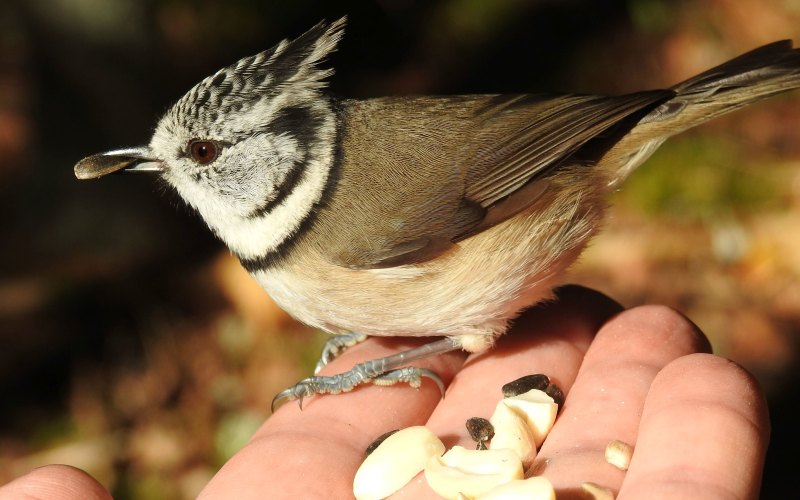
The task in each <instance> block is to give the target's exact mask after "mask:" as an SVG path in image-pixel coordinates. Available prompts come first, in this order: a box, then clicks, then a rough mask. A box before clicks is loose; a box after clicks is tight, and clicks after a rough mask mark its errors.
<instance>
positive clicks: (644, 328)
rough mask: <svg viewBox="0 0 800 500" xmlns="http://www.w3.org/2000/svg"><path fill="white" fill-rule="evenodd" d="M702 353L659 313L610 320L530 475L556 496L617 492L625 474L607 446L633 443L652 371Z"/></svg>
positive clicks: (695, 339) (682, 323)
mask: <svg viewBox="0 0 800 500" xmlns="http://www.w3.org/2000/svg"><path fill="white" fill-rule="evenodd" d="M709 349H710V348H709V345H708V341H707V340H706V338H705V337H704V336H703V334H702V333H701V332H700V331H699V330H698V329H697V327H695V325H694V324H692V323H691V322H690V321H689V320H688V319H686V318H685V317H684V316H682V315H681V314H679V313H677V312H675V311H673V310H671V309H669V308H666V307H661V306H645V307H639V308H635V309H631V310H629V311H625V312H623V313H622V314H620V315H619V316H617V317H615V318H613V319H612V320H611V321H609V322H608V323H607V324H606V325H605V326H604V327H603V328H602V329H601V330H600V332H599V333H598V334H597V338H596V339H595V341H594V343H593V344H592V346H591V347H590V348H589V350H588V352H587V353H586V358H585V360H584V362H583V365H582V366H581V368H580V372H579V373H578V376H577V378H576V380H575V384H574V385H573V386H572V388H571V390H570V392H569V394H568V395H567V400H566V403H565V404H564V410H563V411H562V413H561V415H560V416H559V418H558V420H557V421H556V425H555V426H554V428H553V430H552V432H551V433H550V435H549V436H548V438H547V440H546V441H545V443H544V445H543V446H542V449H541V451H540V453H539V455H538V457H537V459H536V464H535V465H534V469H535V470H536V471H537V472H539V473H541V472H543V473H544V475H545V476H547V477H548V478H549V479H550V480H551V482H552V483H553V485H554V486H555V488H556V490H557V491H558V490H560V491H559V493H560V496H559V498H562V497H568V495H569V494H570V492H572V493H574V492H575V491H576V489H577V488H578V487H579V485H580V484H581V483H582V482H584V481H591V482H594V483H597V484H599V485H602V486H605V487H610V488H611V489H612V490H615V491H616V490H618V489H619V486H620V484H621V483H622V480H623V477H624V474H623V472H622V471H620V470H618V469H616V468H615V467H613V466H611V465H609V464H608V463H606V462H605V458H604V451H605V447H606V445H607V444H608V443H609V442H611V441H612V440H615V439H618V440H621V441H624V442H627V443H630V444H634V443H635V442H636V435H637V430H638V425H639V418H640V416H641V412H642V407H643V405H644V401H645V398H646V396H647V393H648V391H649V389H650V385H651V383H652V381H653V379H654V378H655V377H656V375H657V374H658V372H659V371H660V370H661V369H662V368H663V367H664V366H666V365H667V364H668V363H670V362H671V361H673V360H674V359H676V358H679V357H681V356H684V355H687V354H690V353H694V352H698V351H708V350H709Z"/></svg>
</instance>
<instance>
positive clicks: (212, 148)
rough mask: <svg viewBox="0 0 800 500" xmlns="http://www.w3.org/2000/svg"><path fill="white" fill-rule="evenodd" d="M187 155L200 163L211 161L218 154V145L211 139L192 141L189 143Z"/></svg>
mask: <svg viewBox="0 0 800 500" xmlns="http://www.w3.org/2000/svg"><path fill="white" fill-rule="evenodd" d="M189 155H190V156H191V157H192V159H193V160H194V161H196V162H197V163H199V164H201V165H205V164H206V163H211V162H212V161H214V160H216V159H217V156H219V147H218V146H217V144H216V143H214V142H213V141H193V142H192V143H191V144H189Z"/></svg>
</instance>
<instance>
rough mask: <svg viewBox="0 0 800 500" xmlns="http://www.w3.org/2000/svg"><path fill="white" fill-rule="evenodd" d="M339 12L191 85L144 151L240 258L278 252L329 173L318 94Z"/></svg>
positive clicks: (323, 108) (328, 141)
mask: <svg viewBox="0 0 800 500" xmlns="http://www.w3.org/2000/svg"><path fill="white" fill-rule="evenodd" d="M344 25H345V19H344V18H342V19H340V20H338V21H336V22H334V23H331V24H327V23H320V24H318V25H316V26H315V27H313V28H311V29H310V30H309V31H307V32H306V33H305V34H303V35H301V36H300V37H298V38H296V39H294V40H291V41H287V40H284V41H282V42H280V43H279V44H278V45H276V46H275V47H273V48H271V49H269V50H266V51H264V52H260V53H258V54H256V55H254V56H251V57H247V58H244V59H242V60H240V61H238V62H237V63H235V64H233V65H231V66H228V67H226V68H223V69H221V70H219V71H217V72H216V73H214V74H213V75H211V76H209V77H208V78H206V79H204V80H203V81H201V82H200V83H198V84H197V85H195V86H194V87H193V88H192V89H191V90H189V92H187V93H186V95H184V96H183V97H182V98H181V99H180V100H179V101H178V102H177V103H175V105H173V106H172V107H171V108H170V109H169V110H168V111H167V113H166V114H165V115H164V117H163V118H162V119H161V120H160V122H159V124H158V126H157V127H156V131H155V133H154V135H153V138H152V140H151V142H150V150H151V151H152V153H153V154H154V156H156V157H157V158H158V159H160V160H162V161H163V176H164V179H165V180H166V181H167V182H168V183H169V184H171V185H172V186H173V187H174V188H175V189H176V190H177V191H178V193H179V194H180V195H181V197H183V199H184V200H186V202H187V203H188V204H189V205H191V206H192V207H194V208H195V209H196V210H197V211H198V212H199V213H200V215H201V216H202V217H203V219H204V220H205V221H206V223H207V224H208V225H209V226H210V227H211V229H212V230H213V231H214V232H215V233H216V234H217V235H218V236H219V237H220V238H221V239H222V240H223V241H224V242H225V243H226V244H227V245H228V247H229V248H230V249H231V250H232V251H233V252H234V253H235V254H237V256H239V257H240V258H241V259H242V260H253V259H259V258H261V257H262V256H264V255H267V254H271V253H274V252H276V251H278V250H279V249H280V247H281V245H282V244H283V243H284V242H286V241H288V240H290V239H291V238H292V237H293V236H294V234H295V233H297V231H299V230H300V229H301V227H302V225H303V224H304V223H305V222H307V219H308V218H309V217H312V215H313V212H314V211H315V209H316V207H317V205H318V204H319V203H321V200H322V197H323V195H324V193H325V192H326V190H327V188H328V186H327V184H328V183H329V182H330V170H331V168H332V163H333V161H334V155H335V151H334V149H335V144H336V141H337V137H336V136H337V127H336V115H335V113H334V110H333V106H332V103H331V100H330V98H329V97H327V96H326V95H325V94H324V93H323V90H324V87H325V85H326V82H325V79H326V78H327V77H329V76H330V75H331V74H332V73H333V70H332V69H327V68H322V67H320V63H321V62H322V61H323V60H324V59H325V57H326V56H328V55H329V54H330V53H331V52H332V51H334V50H335V48H336V45H337V43H338V41H339V40H340V38H341V37H342V34H343V31H344Z"/></svg>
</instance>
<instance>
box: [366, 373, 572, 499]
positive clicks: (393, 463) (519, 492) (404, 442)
mask: <svg viewBox="0 0 800 500" xmlns="http://www.w3.org/2000/svg"><path fill="white" fill-rule="evenodd" d="M503 396H504V398H503V399H501V400H500V401H499V402H498V403H497V406H496V407H495V410H494V413H493V414H492V416H491V418H490V419H489V420H486V419H484V418H480V417H474V418H471V419H469V420H468V421H467V430H468V431H469V433H470V436H471V437H472V439H473V440H475V441H476V442H477V449H474V450H470V449H466V448H464V447H461V446H454V447H453V448H451V449H450V450H447V452H445V446H444V444H443V443H442V441H441V440H440V439H439V438H438V437H437V436H436V435H434V434H433V432H431V431H430V430H429V429H427V428H426V427H424V426H415V427H408V428H406V429H402V430H399V431H395V432H393V433H387V434H385V435H383V436H381V437H380V438H378V440H376V442H375V443H373V444H372V445H370V448H369V449H368V453H369V454H368V456H367V458H366V459H365V460H364V462H363V463H362V464H361V467H360V468H359V469H358V472H357V473H356V476H355V479H354V481H353V493H354V494H355V497H356V499H357V500H374V499H380V498H385V497H387V496H389V495H391V494H392V493H394V492H396V491H398V490H399V489H400V488H402V487H403V486H404V485H405V484H406V483H408V482H409V481H410V480H411V479H412V478H413V477H414V476H416V475H417V474H418V473H419V472H420V471H424V474H425V479H426V481H427V483H428V485H429V486H430V487H431V489H432V490H433V491H435V492H436V493H437V494H439V495H441V496H442V497H444V498H448V499H458V500H466V499H470V500H471V499H475V500H488V499H501V498H502V499H514V498H519V499H553V500H554V499H555V491H554V490H553V485H552V484H551V483H550V481H549V480H548V479H547V478H545V477H544V476H534V477H530V478H528V479H524V477H525V473H524V471H525V469H527V468H528V467H530V465H531V464H532V463H533V460H534V459H535V458H536V452H537V450H538V449H539V448H540V447H541V445H542V443H543V442H544V439H545V437H546V436H547V434H548V433H549V432H550V429H551V428H552V427H553V423H554V422H555V419H556V414H557V413H558V408H559V406H560V405H562V404H563V402H564V395H563V393H562V392H561V390H560V389H559V388H558V387H556V386H555V385H553V384H551V383H550V380H549V378H548V377H547V376H546V375H541V374H538V375H528V376H525V377H522V378H520V379H518V380H515V381H513V382H510V383H508V384H506V385H505V386H503ZM487 442H488V446H487ZM370 452H371V453H370Z"/></svg>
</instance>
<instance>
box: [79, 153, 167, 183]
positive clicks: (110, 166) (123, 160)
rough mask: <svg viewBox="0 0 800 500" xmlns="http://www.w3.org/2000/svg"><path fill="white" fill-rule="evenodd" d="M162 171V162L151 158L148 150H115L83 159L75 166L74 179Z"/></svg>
mask: <svg viewBox="0 0 800 500" xmlns="http://www.w3.org/2000/svg"><path fill="white" fill-rule="evenodd" d="M161 171H163V167H162V161H161V160H157V159H154V158H153V155H152V153H151V152H150V148H148V147H147V146H140V147H138V148H127V149H117V150H114V151H107V152H105V153H100V154H96V155H92V156H89V157H87V158H84V159H83V160H81V161H79V162H78V163H76V164H75V177H77V178H78V179H97V178H98V177H103V176H104V175H108V174H111V173H114V172H151V173H158V172H161Z"/></svg>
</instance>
